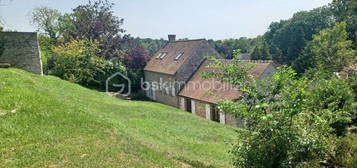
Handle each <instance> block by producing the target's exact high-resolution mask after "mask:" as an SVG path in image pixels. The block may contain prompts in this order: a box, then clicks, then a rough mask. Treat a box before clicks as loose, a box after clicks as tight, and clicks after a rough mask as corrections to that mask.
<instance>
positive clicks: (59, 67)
mask: <svg viewBox="0 0 357 168" xmlns="http://www.w3.org/2000/svg"><path fill="white" fill-rule="evenodd" d="M52 50H53V53H54V54H55V59H56V60H55V63H54V67H53V68H52V69H51V70H50V74H52V75H56V76H58V77H61V78H62V79H65V80H68V81H71V82H74V83H79V84H82V85H86V86H94V87H104V85H105V80H106V79H107V78H108V77H109V76H111V75H112V74H114V73H116V72H121V73H124V74H125V73H126V68H125V67H124V66H123V65H122V64H121V63H120V62H119V63H115V61H108V60H105V59H104V58H101V57H98V56H97V54H98V53H99V52H100V49H99V48H98V43H97V42H96V41H92V40H72V41H70V42H68V43H65V44H62V45H60V46H57V47H53V49H52Z"/></svg>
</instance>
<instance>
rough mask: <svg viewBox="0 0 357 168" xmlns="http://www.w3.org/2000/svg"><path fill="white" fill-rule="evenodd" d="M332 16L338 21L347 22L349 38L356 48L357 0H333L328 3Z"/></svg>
mask: <svg viewBox="0 0 357 168" xmlns="http://www.w3.org/2000/svg"><path fill="white" fill-rule="evenodd" d="M330 6H331V8H332V10H333V12H334V16H335V18H336V20H337V21H338V22H346V23H347V32H348V35H349V40H352V41H353V42H354V45H355V46H354V47H355V49H356V48H357V1H355V0H333V1H332V3H331V4H330Z"/></svg>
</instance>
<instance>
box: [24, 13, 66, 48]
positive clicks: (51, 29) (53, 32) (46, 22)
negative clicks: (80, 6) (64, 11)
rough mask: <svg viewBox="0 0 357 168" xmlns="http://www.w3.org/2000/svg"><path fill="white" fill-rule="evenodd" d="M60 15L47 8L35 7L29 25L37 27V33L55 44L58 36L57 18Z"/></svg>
mask: <svg viewBox="0 0 357 168" xmlns="http://www.w3.org/2000/svg"><path fill="white" fill-rule="evenodd" d="M60 17H61V13H60V12H59V11H58V10H56V9H51V8H48V7H37V8H35V9H34V11H33V12H32V15H31V23H32V24H33V25H35V26H36V27H37V31H39V32H41V33H44V34H46V35H47V36H49V37H50V39H51V40H52V43H54V42H56V41H57V40H58V38H59V36H60V30H59V18H60Z"/></svg>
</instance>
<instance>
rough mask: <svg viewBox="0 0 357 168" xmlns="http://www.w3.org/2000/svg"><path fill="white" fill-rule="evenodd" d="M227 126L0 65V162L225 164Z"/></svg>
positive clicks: (27, 164) (229, 131)
mask: <svg viewBox="0 0 357 168" xmlns="http://www.w3.org/2000/svg"><path fill="white" fill-rule="evenodd" d="M234 138H235V133H234V130H233V128H231V127H229V126H224V125H221V124H218V123H214V122H211V121H208V120H205V119H203V118H200V117H198V116H194V115H191V114H189V113H186V112H183V111H180V110H178V109H175V108H172V107H169V106H165V105H162V104H158V103H151V102H137V101H125V100H119V99H115V98H111V97H109V96H107V95H106V94H104V93H100V92H96V91H92V90H89V89H86V88H83V87H81V86H79V85H76V84H72V83H69V82H66V81H63V80H60V79H58V78H56V77H52V76H38V75H34V74H30V73H27V72H24V71H21V70H17V69H0V163H1V164H0V167H190V166H192V167H230V156H229V154H228V153H227V151H228V150H229V149H230V147H229V145H228V143H230V142H232V141H233V140H234Z"/></svg>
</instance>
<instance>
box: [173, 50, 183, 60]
mask: <svg viewBox="0 0 357 168" xmlns="http://www.w3.org/2000/svg"><path fill="white" fill-rule="evenodd" d="M183 54H185V53H184V52H183V51H181V52H179V53H178V54H177V55H176V57H175V61H177V60H179V59H180V57H182V56H183Z"/></svg>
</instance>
